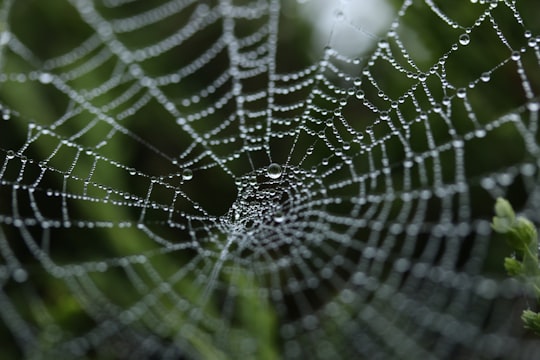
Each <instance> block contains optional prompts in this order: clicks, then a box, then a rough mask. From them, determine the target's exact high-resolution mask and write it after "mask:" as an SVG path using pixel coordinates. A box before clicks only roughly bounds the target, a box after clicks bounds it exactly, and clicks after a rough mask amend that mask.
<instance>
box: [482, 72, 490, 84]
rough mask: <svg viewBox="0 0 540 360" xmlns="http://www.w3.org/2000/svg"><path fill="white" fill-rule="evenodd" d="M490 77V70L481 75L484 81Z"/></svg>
mask: <svg viewBox="0 0 540 360" xmlns="http://www.w3.org/2000/svg"><path fill="white" fill-rule="evenodd" d="M490 78H491V74H490V73H488V72H484V73H482V75H480V80H482V81H483V82H488V81H489V79H490Z"/></svg>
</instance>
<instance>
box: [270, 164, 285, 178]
mask: <svg viewBox="0 0 540 360" xmlns="http://www.w3.org/2000/svg"><path fill="white" fill-rule="evenodd" d="M281 172H282V170H281V166H280V165H279V164H276V163H272V164H270V165H268V167H267V168H266V175H267V176H268V177H269V178H270V179H279V178H280V177H281Z"/></svg>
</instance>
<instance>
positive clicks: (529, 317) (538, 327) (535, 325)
mask: <svg viewBox="0 0 540 360" xmlns="http://www.w3.org/2000/svg"><path fill="white" fill-rule="evenodd" d="M521 319H522V320H523V323H524V324H525V328H527V329H529V330H531V331H533V332H534V333H536V334H537V335H540V314H539V313H537V312H534V311H532V310H524V311H523V314H521Z"/></svg>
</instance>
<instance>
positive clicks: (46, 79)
mask: <svg viewBox="0 0 540 360" xmlns="http://www.w3.org/2000/svg"><path fill="white" fill-rule="evenodd" d="M38 80H39V82H40V83H42V84H50V83H51V82H52V81H53V77H52V75H51V74H49V73H41V74H40V75H39V78H38Z"/></svg>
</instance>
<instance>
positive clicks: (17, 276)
mask: <svg viewBox="0 0 540 360" xmlns="http://www.w3.org/2000/svg"><path fill="white" fill-rule="evenodd" d="M26 279H28V273H27V272H26V270H24V269H21V268H18V269H16V270H15V271H13V280H15V281H16V282H19V283H22V282H25V281H26Z"/></svg>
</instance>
